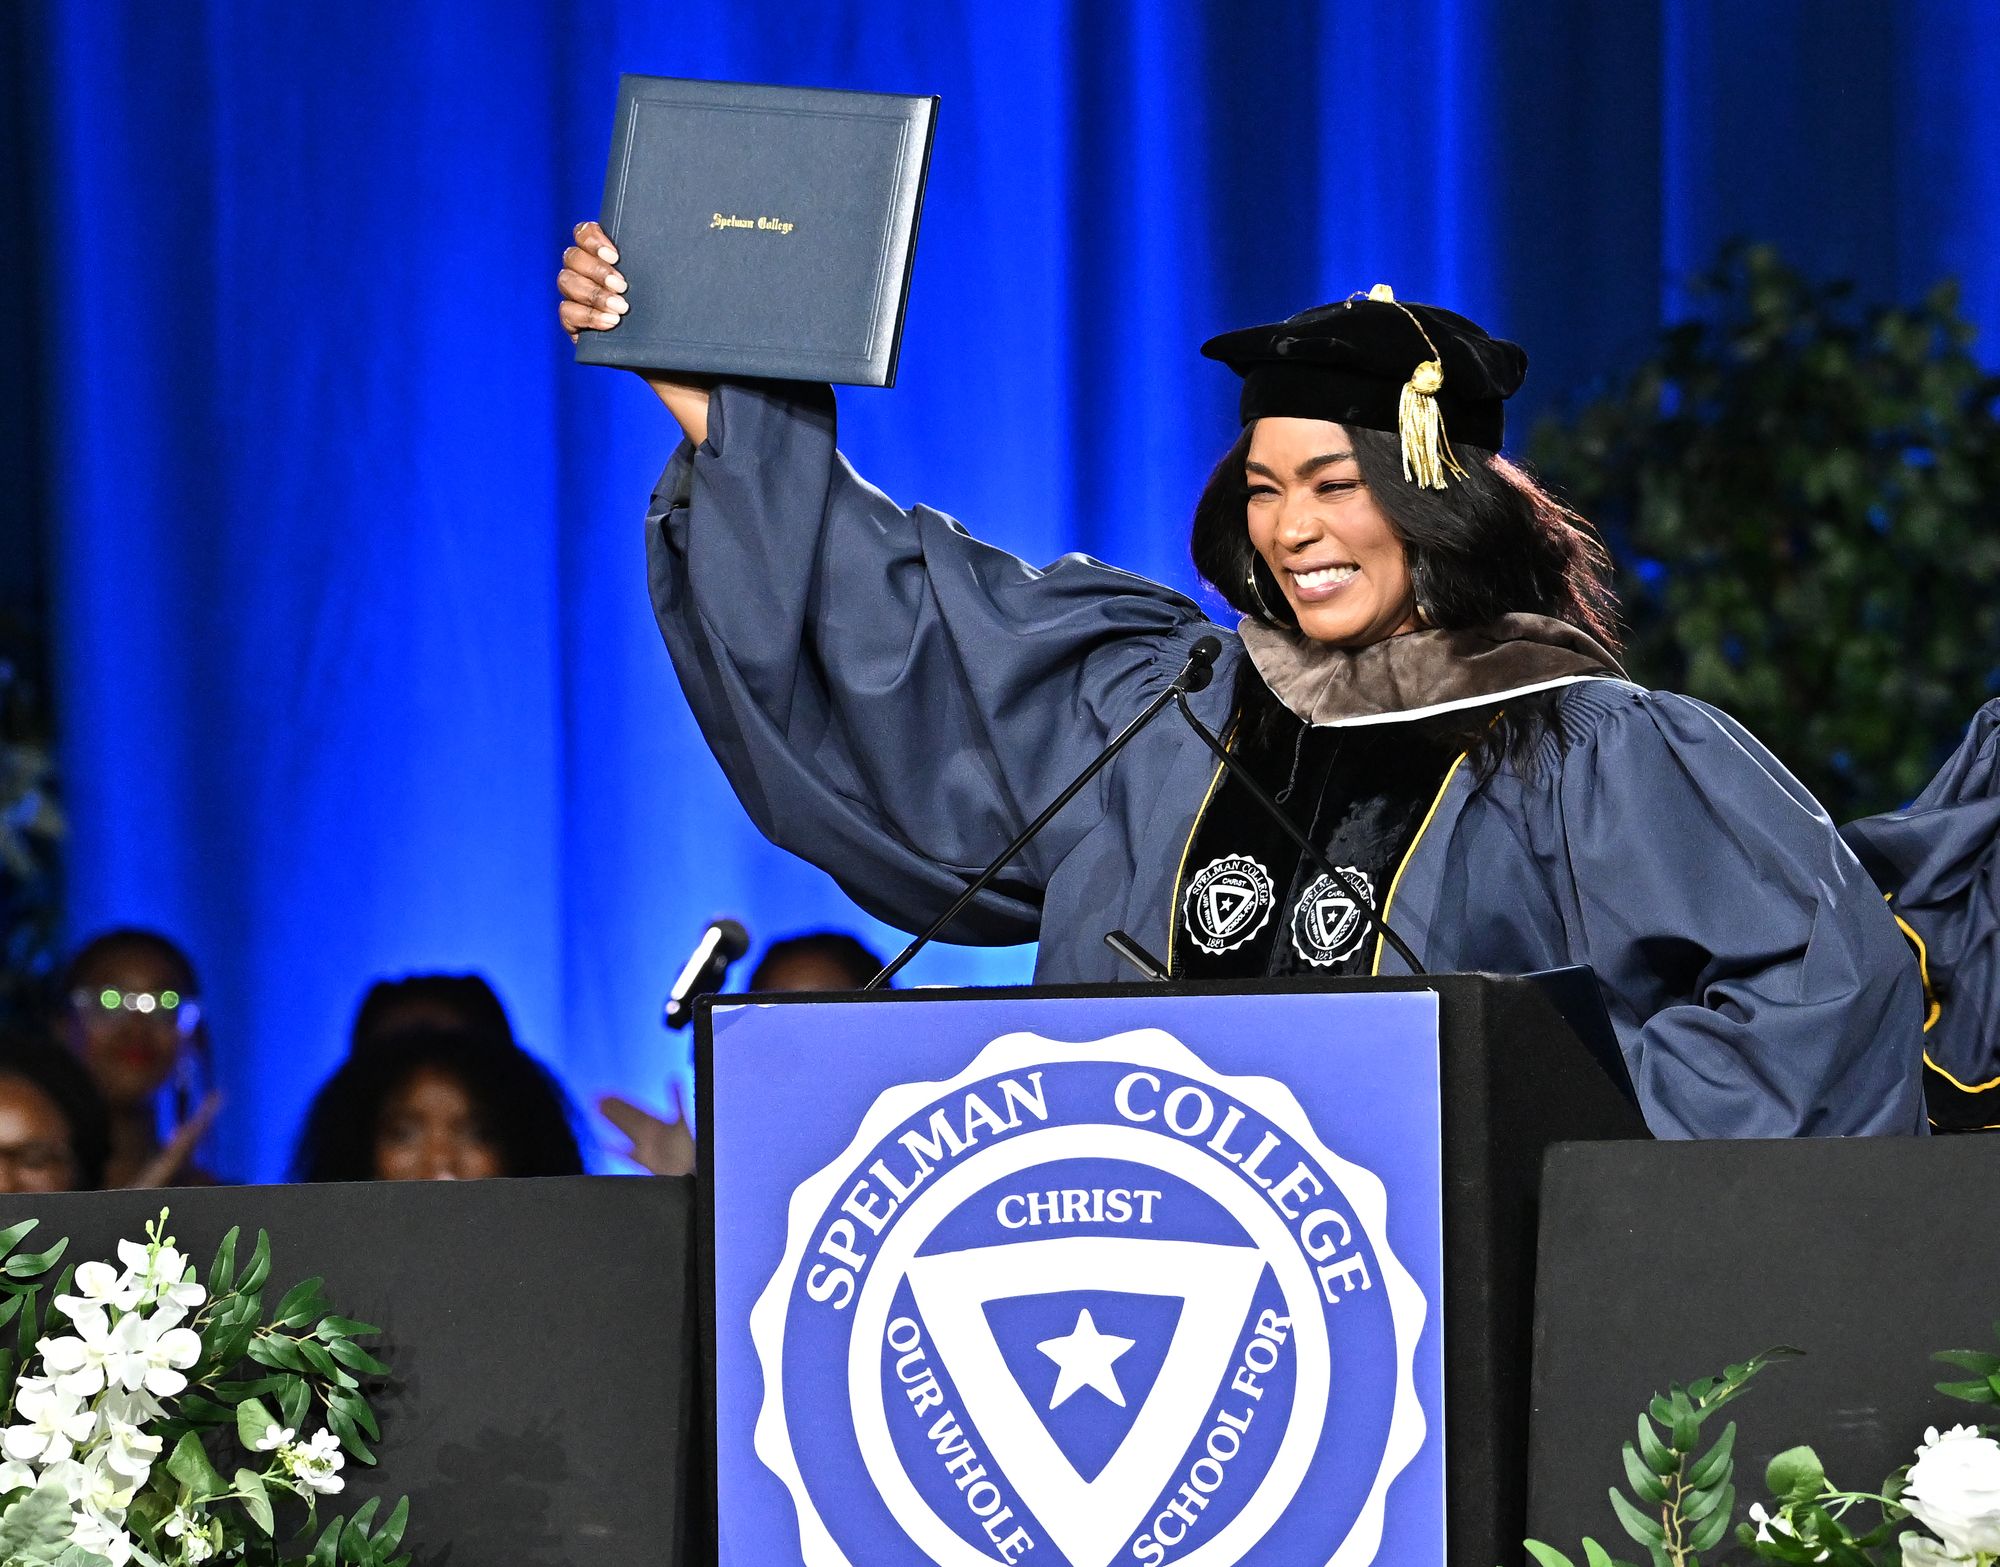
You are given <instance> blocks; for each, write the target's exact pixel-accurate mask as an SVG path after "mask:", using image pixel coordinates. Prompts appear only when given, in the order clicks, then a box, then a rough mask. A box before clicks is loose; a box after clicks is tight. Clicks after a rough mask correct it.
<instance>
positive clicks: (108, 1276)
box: [52, 1262, 140, 1317]
mask: <svg viewBox="0 0 2000 1567" xmlns="http://www.w3.org/2000/svg"><path fill="white" fill-rule="evenodd" d="M139 1289H140V1284H139V1280H137V1279H136V1278H134V1277H133V1276H132V1275H131V1274H130V1273H120V1272H119V1271H118V1270H117V1269H116V1268H114V1267H112V1266H111V1264H110V1263H108V1262H86V1263H82V1264H79V1265H78V1267H77V1270H76V1293H75V1294H74V1295H58V1296H57V1297H56V1298H55V1300H54V1301H53V1302H52V1304H53V1305H54V1306H55V1308H56V1310H57V1311H60V1312H61V1313H62V1314H63V1315H64V1316H65V1317H74V1316H75V1315H76V1314H77V1313H78V1312H79V1311H87V1310H89V1309H90V1308H91V1307H93V1306H95V1307H97V1308H99V1309H100V1310H101V1309H103V1308H106V1307H116V1308H117V1309H118V1310H120V1311H130V1310H131V1309H132V1308H133V1307H134V1306H136V1305H137V1304H138V1303H139Z"/></svg>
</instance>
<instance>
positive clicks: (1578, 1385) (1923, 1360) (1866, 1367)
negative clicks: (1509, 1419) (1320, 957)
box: [1504, 1137, 2000, 1562]
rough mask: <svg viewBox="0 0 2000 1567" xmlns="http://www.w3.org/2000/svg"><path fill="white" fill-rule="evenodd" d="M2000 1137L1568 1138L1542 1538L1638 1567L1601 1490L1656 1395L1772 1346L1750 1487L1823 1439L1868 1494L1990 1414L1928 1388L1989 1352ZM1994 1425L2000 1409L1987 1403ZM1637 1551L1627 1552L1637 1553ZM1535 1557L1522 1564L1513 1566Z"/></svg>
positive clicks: (1537, 1499)
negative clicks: (1964, 1425)
mask: <svg viewBox="0 0 2000 1567" xmlns="http://www.w3.org/2000/svg"><path fill="white" fill-rule="evenodd" d="M1995 1213H2000V1137H1986V1138H1982V1137H1956V1138H1854V1139H1804V1140H1799V1141H1795V1142H1730V1143H1711V1142H1703V1143H1652V1144H1644V1145H1630V1144H1599V1145H1571V1146H1565V1147H1560V1148H1557V1149H1555V1150H1553V1151H1552V1152H1551V1154H1550V1155H1549V1160H1548V1167H1547V1172H1546V1175H1545V1178H1544V1181H1543V1195H1542V1238H1541V1262H1540V1278H1539V1282H1538V1287H1537V1303H1536V1323H1535V1367H1534V1382H1535V1394H1534V1410H1533V1434H1532V1447H1533V1457H1532V1464H1531V1485H1530V1497H1529V1522H1530V1528H1531V1530H1532V1532H1533V1533H1534V1535H1535V1537H1536V1538H1538V1539H1543V1540H1547V1541H1549V1542H1550V1543H1552V1544H1555V1545H1557V1546H1559V1547H1560V1548H1562V1549H1565V1550H1571V1549H1573V1547H1574V1546H1575V1543H1576V1541H1577V1539H1578V1538H1579V1537H1580V1536H1582V1535H1585V1534H1590V1535H1594V1536H1596V1538H1597V1539H1599V1540H1600V1541H1603V1542H1604V1543H1605V1544H1606V1545H1608V1546H1611V1547H1612V1548H1613V1554H1614V1555H1623V1556H1625V1557H1627V1558H1633V1557H1635V1556H1638V1555H1640V1554H1641V1553H1640V1551H1639V1547H1638V1546H1636V1545H1633V1544H1631V1543H1630V1542H1629V1541H1628V1540H1627V1538H1626V1536H1625V1534H1624V1531H1623V1530H1621V1529H1620V1528H1619V1527H1618V1523H1617V1521H1616V1519H1615V1518H1614V1517H1613V1516H1612V1512H1611V1507H1610V1503H1609V1502H1608V1500H1607V1499H1606V1496H1605V1493H1606V1491H1607V1490H1609V1489H1610V1488H1611V1487H1612V1486H1613V1485H1622V1483H1623V1465H1622V1463H1621V1461H1620V1459H1619V1449H1620V1446H1621V1444H1623V1443H1624V1442H1625V1441H1627V1440H1628V1439H1630V1438H1631V1436H1632V1434H1633V1423H1634V1421H1635V1420H1636V1419H1637V1417H1638V1413H1639V1410H1640V1409H1641V1408H1642V1407H1644V1405H1645V1402H1646V1400H1647V1398H1648V1397H1649V1396H1650V1395H1651V1394H1652V1393H1654V1392H1656V1391H1658V1390H1661V1389H1663V1388H1665V1387H1666V1386H1667V1385H1668V1384H1669V1383H1672V1382H1680V1383H1683V1384H1685V1383H1688V1382H1692V1381H1694V1380H1695V1379H1696V1378H1698V1377H1704V1376H1710V1375H1713V1374H1714V1373H1715V1372H1717V1371H1719V1370H1720V1369H1721V1368H1722V1367H1723V1366H1725V1365H1727V1364H1729V1363H1731V1362H1732V1361H1737V1360H1742V1359H1745V1358H1747V1357H1748V1356H1750V1355H1752V1354H1754V1353H1756V1352H1757V1351H1758V1350H1761V1349H1765V1348H1767V1347H1769V1346H1771V1345H1773V1344H1792V1345H1795V1346H1797V1347H1798V1348H1799V1349H1802V1350H1804V1351H1806V1358H1804V1359H1801V1360H1790V1361H1786V1362H1783V1363H1781V1364H1779V1365H1776V1366H1773V1367H1771V1368H1770V1369H1769V1370H1767V1371H1764V1372H1762V1373H1760V1374H1759V1375H1758V1376H1757V1378H1756V1380H1755V1381H1754V1382H1753V1383H1752V1384H1751V1386H1750V1389H1749V1391H1748V1392H1746V1393H1745V1394H1744V1395H1743V1396H1742V1397H1741V1398H1740V1399H1738V1400H1737V1401H1736V1403H1734V1404H1733V1405H1732V1406H1731V1407H1730V1409H1729V1411H1728V1412H1727V1414H1726V1415H1719V1416H1717V1417H1716V1426H1715V1434H1716V1435H1720V1434H1721V1424H1720V1422H1722V1421H1723V1420H1726V1419H1728V1418H1734V1419H1735V1420H1736V1422H1737V1441H1736V1454H1737V1487H1738V1491H1739V1493H1743V1492H1745V1491H1746V1489H1747V1490H1749V1491H1750V1493H1751V1494H1755V1488H1756V1487H1757V1486H1760V1485H1761V1484H1762V1481H1763V1475H1764V1466H1765V1464H1766V1463H1768V1462H1769V1460H1770V1459H1771V1457H1772V1456H1773V1455H1774V1454H1775V1453H1778V1452H1780V1451H1782V1450H1783V1449H1785V1448H1787V1447H1790V1446H1793V1445H1794V1444H1796V1443H1800V1442H1808V1443H1810V1444H1812V1446H1813V1447H1815V1448H1816V1449H1817V1450H1818V1452H1819V1455H1820V1457H1821V1458H1822V1459H1824V1460H1825V1462H1826V1465H1827V1472H1828V1473H1829V1474H1830V1475H1831V1476H1832V1477H1833V1479H1834V1480H1835V1481H1836V1482H1837V1483H1838V1484H1840V1485H1842V1486H1846V1487H1850V1488H1856V1489H1862V1490H1872V1489H1874V1488H1875V1486H1877V1485H1878V1484H1879V1483H1880V1482H1881V1480H1882V1477H1883V1476H1884V1475H1886V1474H1887V1473H1888V1472H1889V1471H1890V1470H1891V1469H1893V1468H1895V1467H1896V1466H1897V1465H1898V1464H1901V1463H1903V1462H1905V1461H1906V1460H1908V1459H1909V1457H1910V1456H1911V1449H1912V1448H1913V1447H1914V1446H1915V1445H1916V1444H1917V1443H1918V1442H1919V1441H1921V1440H1922V1438H1923V1433H1924V1427H1925V1426H1927V1425H1938V1426H1944V1425H1949V1424H1952V1423H1954V1422H1970V1423H1975V1424H1976V1423H1978V1421H1979V1420H1980V1418H1981V1414H1980V1409H1979V1406H1976V1405H1972V1404H1964V1403H1959V1402H1958V1401H1956V1400H1954V1399H1949V1398H1946V1397H1945V1396H1944V1395H1942V1394H1940V1393H1938V1392H1936V1391H1934V1390H1933V1387H1932V1384H1933V1383H1936V1382H1940V1381H1947V1380H1951V1379H1952V1378H1954V1377H1958V1376H1962V1375H1963V1373H1960V1372H1955V1371H1954V1370H1953V1369H1952V1368H1951V1367H1949V1366H1945V1365H1941V1364H1939V1363H1937V1362H1935V1361H1932V1360H1931V1359H1929V1355H1930V1353H1931V1351H1933V1350H1939V1349H1989V1350H1990V1349H1992V1348H1993V1347H1994V1340H1993V1321H1994V1319H1995V1318H1996V1317H2000V1246H1996V1245H1995V1244H1994V1215H1995ZM1986 1413H1987V1415H1988V1416H1989V1417H1990V1415H1991V1410H1990V1408H1989V1409H1988V1410H1987V1412H1986ZM1621 1547H1622V1548H1621ZM1524 1559H1525V1558H1524V1557H1523V1555H1522V1554H1521V1553H1520V1552H1518V1551H1516V1552H1513V1553H1511V1554H1510V1555H1509V1556H1508V1557H1506V1558H1504V1560H1506V1561H1507V1562H1518V1561H1522V1560H1524Z"/></svg>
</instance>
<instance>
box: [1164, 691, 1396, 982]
mask: <svg viewBox="0 0 2000 1567" xmlns="http://www.w3.org/2000/svg"><path fill="white" fill-rule="evenodd" d="M1173 700H1174V701H1175V702H1177V703H1178V704H1179V706H1180V710H1181V717H1183V718H1185V719H1186V720H1187V721H1188V724H1189V726H1190V727H1191V728H1192V729H1193V730H1194V732H1195V733H1196V734H1198V735H1200V736H1201V741H1202V744H1203V745H1205V746H1207V747H1208V748H1209V750H1211V751H1213V752H1214V753H1215V754H1216V756H1217V757H1218V758H1219V759H1220V760H1221V762H1222V765H1223V766H1224V767H1226V768H1228V769H1229V771H1230V773H1231V774H1232V775H1233V776H1234V777H1235V779H1236V781H1237V782H1238V783H1240V784H1242V785H1243V787H1244V788H1245V789H1247V790H1249V791H1250V798H1251V799H1253V800H1255V801H1256V802H1257V803H1258V804H1259V805H1261V806H1262V807H1263V808H1264V810H1265V812H1266V814H1268V815H1269V816H1270V818H1271V820H1272V821H1274V822H1276V823H1277V824H1278V825H1279V826H1280V827H1282V828H1284V829H1285V835H1286V836H1287V837H1289V838H1290V839H1291V840H1292V842H1293V843H1295V844H1297V845H1298V847H1299V850H1300V852H1302V853H1303V854H1304V855H1305V857H1306V858H1307V859H1309V860H1311V861H1312V863H1313V868H1314V869H1315V870H1317V871H1319V872H1320V873H1321V874H1322V875H1324V876H1326V877H1329V878H1330V879H1331V880H1333V881H1334V882H1336V883H1338V884H1339V885H1340V886H1342V887H1345V888H1346V889H1347V891H1348V893H1349V895H1350V896H1352V897H1353V899H1354V906H1355V907H1356V908H1358V909H1360V910H1361V911H1362V912H1363V913H1364V914H1366V915H1367V916H1368V923H1369V924H1370V925H1373V926H1374V927H1375V930H1376V933H1377V934H1378V935H1380V936H1381V938H1382V939H1383V940H1384V941H1386V942H1388V943H1389V945H1390V946H1392V947H1394V948H1395V949H1396V956H1397V957H1399V958H1401V959H1402V960H1403V961H1404V962H1405V963H1407V964H1408V965H1409V966H1410V972H1411V973H1412V974H1428V973H1429V972H1430V970H1429V969H1427V968H1425V967H1424V966H1423V964H1421V963H1419V962H1418V961H1417V955H1416V954H1415V953H1414V952H1412V951H1411V950H1410V948H1409V945H1408V943H1406V942H1405V941H1404V940H1403V938H1402V937H1401V936H1399V935H1397V934H1396V933H1395V932H1394V931H1393V930H1391V929H1390V928H1389V926H1388V924H1387V922H1386V921H1384V920H1383V918H1382V916H1381V914H1380V913H1379V912H1378V911H1377V910H1376V907H1375V900H1374V899H1373V898H1371V897H1369V896H1368V892H1367V889H1365V888H1364V887H1362V886H1360V885H1358V884H1357V883H1356V882H1355V880H1354V878H1353V877H1352V876H1350V875H1348V873H1347V872H1346V871H1344V870H1342V869H1340V868H1339V867H1338V866H1336V865H1335V864H1333V862H1332V861H1330V860H1329V859H1327V857H1326V855H1325V854H1324V853H1322V852H1321V850H1320V848H1319V846H1318V845H1317V844H1315V843H1314V842H1313V841H1312V840H1311V839H1310V838H1308V837H1307V836H1306V835H1305V834H1304V833H1302V832H1300V831H1299V829H1298V828H1297V827H1296V826H1295V825H1294V824H1293V822H1292V819H1291V817H1289V816H1287V815H1286V814H1285V808H1284V807H1283V806H1282V805H1280V804H1278V802H1277V801H1276V800H1274V799H1272V798H1271V796H1270V794H1269V792H1268V791H1267V790H1266V789H1265V788H1264V786H1263V785H1262V784H1260V783H1259V782H1257V780H1256V778H1255V777H1253V776H1252V775H1251V772H1250V769H1249V768H1248V767H1246V766H1244V765H1243V763H1242V762H1241V761H1240V760H1239V759H1238V758H1236V757H1234V756H1231V755H1230V754H1229V747H1228V746H1226V745H1224V744H1223V743H1222V742H1221V741H1220V740H1218V739H1216V738H1215V736H1214V735H1213V734H1211V733H1209V730H1208V726H1207V725H1206V724H1204V723H1203V722H1202V721H1201V720H1200V719H1199V718H1196V717H1195V716H1194V709H1193V708H1191V707H1189V706H1188V705H1187V702H1186V700H1185V699H1184V698H1183V697H1181V696H1180V695H1178V694H1177V693H1176V694H1174V695H1173Z"/></svg>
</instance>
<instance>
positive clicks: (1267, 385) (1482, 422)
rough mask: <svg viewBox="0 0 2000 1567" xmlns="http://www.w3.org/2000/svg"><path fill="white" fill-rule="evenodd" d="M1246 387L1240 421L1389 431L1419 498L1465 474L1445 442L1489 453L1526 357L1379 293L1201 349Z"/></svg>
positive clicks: (1428, 309)
mask: <svg viewBox="0 0 2000 1567" xmlns="http://www.w3.org/2000/svg"><path fill="white" fill-rule="evenodd" d="M1201 351H1202V353H1203V354H1204V355H1206V356H1207V357H1208V358H1210V359H1219V360H1221V361H1222V363H1224V364H1226V365H1228V366H1229V368H1230V369H1232V370H1234V371H1235V372H1236V373H1237V374H1238V375H1240V376H1242V377H1243V398H1242V405H1241V407H1242V416H1243V422H1244V423H1245V424H1248V423H1249V422H1250V421H1251V420H1253V419H1263V418H1294V419H1329V420H1332V421H1333V422H1334V423H1336V424H1349V425H1359V426H1361V427H1362V428H1363V429H1366V430H1394V431H1395V432H1396V433H1397V434H1398V435H1400V436H1401V437H1402V442H1403V475H1404V477H1405V478H1407V479H1410V480H1411V482H1413V483H1416V484H1420V485H1423V486H1425V487H1426V488H1428V489H1434V490H1441V489H1443V488H1444V487H1445V483H1446V479H1445V476H1446V474H1447V473H1463V472H1464V470H1463V469H1462V468H1460V467H1459V465H1458V461H1457V459H1456V458H1454V457H1453V456H1452V452H1451V442H1452V441H1454V440H1458V441H1464V442H1465V443H1466V444H1467V445H1470V446H1477V447H1482V448H1484V449H1485V450H1487V451H1497V450H1498V449H1499V446H1500V439H1501V435H1502V432H1503V429H1504V427H1505V417H1504V413H1503V409H1502V404H1503V402H1504V400H1505V399H1506V398H1509V397H1512V396H1513V395H1514V393H1515V392H1517V391H1518V390H1520V386H1521V381H1522V378H1523V377H1524V376H1525V375H1526V374H1527V370H1528V356H1527V354H1526V353H1524V352H1523V351H1522V349H1521V347H1520V345H1519V344H1517V343H1510V342H1507V341H1506V340H1505V339H1503V338H1497V337H1492V336H1489V335H1488V333H1487V332H1486V330H1485V328H1483V327H1481V326H1480V325H1479V324H1478V323H1477V322H1474V321H1468V320H1467V319H1466V318H1465V317H1464V316H1461V315H1458V314H1456V313H1455V312H1453V311H1450V310H1442V309H1440V308H1439V307H1438V306H1436V305H1417V304H1404V303H1403V302H1402V301H1400V300H1398V299H1397V298H1396V296H1395V294H1394V293H1393V292H1392V291H1391V290H1390V288H1389V286H1388V285H1387V284H1386V283H1378V284H1376V286H1375V287H1374V288H1372V289H1370V290H1369V291H1368V293H1367V294H1365V295H1356V296H1354V297H1353V298H1350V299H1344V300H1342V301H1340V302H1339V303H1338V304H1333V305H1319V306H1316V307H1314V308H1313V309H1311V310H1302V311H1300V312H1299V313H1298V314H1297V315H1295V316H1292V317H1290V318H1289V319H1287V320H1284V321H1279V322H1275V323H1273V324H1272V325H1269V326H1253V327H1245V328H1243V329H1242V330H1241V331H1237V332H1225V333H1223V334H1222V336H1220V337H1212V338H1210V339H1209V340H1208V341H1207V342H1206V343H1203V344H1202V345H1201Z"/></svg>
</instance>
